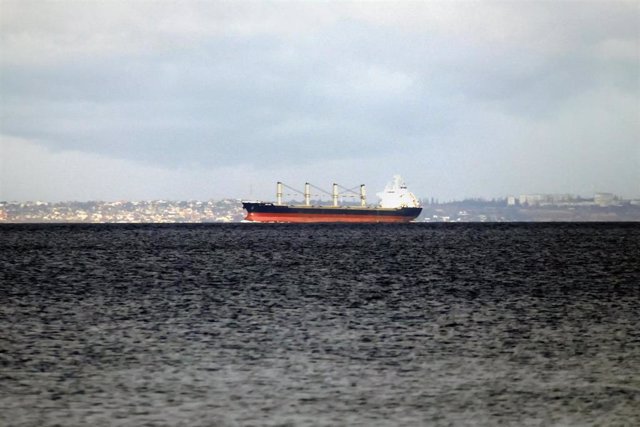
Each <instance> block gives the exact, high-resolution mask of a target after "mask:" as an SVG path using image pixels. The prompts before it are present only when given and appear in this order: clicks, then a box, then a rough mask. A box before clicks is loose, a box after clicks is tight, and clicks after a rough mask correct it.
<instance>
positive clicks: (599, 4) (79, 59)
mask: <svg viewBox="0 0 640 427" xmlns="http://www.w3.org/2000/svg"><path fill="white" fill-rule="evenodd" d="M395 174H400V175H402V176H403V178H404V179H405V180H406V182H407V184H408V186H409V188H410V189H411V190H412V191H413V192H414V193H415V194H416V195H417V196H419V197H423V198H431V197H433V198H437V199H440V200H453V199H463V198H471V197H473V198H476V197H482V198H494V197H505V196H507V195H520V194H531V193H570V194H579V195H583V196H591V195H593V194H594V193H595V192H613V193H616V194H618V195H621V196H623V197H626V198H639V197H640V2H638V1H627V2H616V1H591V2H589V1H553V2H551V1H536V2H527V1H503V2H490V1H487V2H462V1H447V2H444V1H442V2H440V1H434V2H418V1H402V2H374V1H367V2H336V1H318V2H311V1H300V2H286V1H277V2H263V1H233V2H231V1H229V2H226V1H225V2H205V1H200V2H189V1H180V2H178V1H126V2H125V1H104V2H81V1H71V0H61V1H55V2H43V1H30V0H20V1H5V0H0V200H5V201H27V200H42V201H67V200H149V199H168V200H194V199H196V200H209V199H220V198H227V197H229V198H242V199H262V200H273V198H274V197H275V194H274V193H275V183H276V182H277V181H283V182H285V183H286V184H288V185H290V186H292V187H294V188H300V189H302V188H303V186H304V183H305V182H307V181H308V182H311V183H312V184H314V185H316V186H318V187H320V188H325V189H330V187H331V184H332V183H333V182H337V183H339V184H341V185H342V186H344V187H347V188H352V187H355V186H357V185H360V184H367V187H368V192H369V194H374V193H375V192H376V191H380V190H381V189H382V188H383V187H384V185H385V184H386V183H387V182H388V181H390V180H391V177H392V176H393V175H395Z"/></svg>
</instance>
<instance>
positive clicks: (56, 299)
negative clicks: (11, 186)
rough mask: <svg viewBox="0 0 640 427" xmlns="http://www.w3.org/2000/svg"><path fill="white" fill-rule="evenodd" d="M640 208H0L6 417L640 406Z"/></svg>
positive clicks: (225, 421) (418, 421)
mask: <svg viewBox="0 0 640 427" xmlns="http://www.w3.org/2000/svg"><path fill="white" fill-rule="evenodd" d="M639 254H640V225H639V224H536V225H524V224H520V225H518V224H515V225H513V224H511V225H509V224H504V225H468V224H467V225H435V224H407V225H348V226H341V225H253V224H236V225H202V226H184V225H182V226H153V225H135V226H131V225H118V226H116V225H112V226H104V225H103V226H84V225H71V226H65V225H61V226H45V225H42V226H9V225H5V226H2V227H0V286H1V294H0V334H1V335H0V368H1V369H0V424H2V425H55V424H61V425H145V424H146V425H150V424H172V425H222V426H225V425H425V424H427V425H496V424H506V425H591V424H602V425H638V424H639V423H640V330H639V324H640V261H639V260H640V256H639Z"/></svg>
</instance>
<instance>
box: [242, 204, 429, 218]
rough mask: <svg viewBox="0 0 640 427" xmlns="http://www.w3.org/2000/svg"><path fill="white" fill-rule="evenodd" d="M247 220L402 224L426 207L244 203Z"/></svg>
mask: <svg viewBox="0 0 640 427" xmlns="http://www.w3.org/2000/svg"><path fill="white" fill-rule="evenodd" d="M242 205H243V207H244V208H245V209H246V211H247V216H246V218H245V220H246V221H251V222H288V223H335V222H342V223H402V222H411V221H413V220H414V219H415V218H417V217H418V215H420V212H421V211H422V208H397V209H385V208H369V207H355V206H354V207H332V206H315V207H314V206H282V205H274V204H272V203H261V202H243V203H242Z"/></svg>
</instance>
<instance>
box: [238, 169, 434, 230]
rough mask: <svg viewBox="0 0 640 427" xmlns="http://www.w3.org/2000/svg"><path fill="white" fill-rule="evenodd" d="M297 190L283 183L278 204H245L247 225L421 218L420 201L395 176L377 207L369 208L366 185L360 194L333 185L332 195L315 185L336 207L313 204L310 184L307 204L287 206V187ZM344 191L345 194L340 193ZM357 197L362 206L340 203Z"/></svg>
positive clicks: (392, 220) (279, 187)
mask: <svg viewBox="0 0 640 427" xmlns="http://www.w3.org/2000/svg"><path fill="white" fill-rule="evenodd" d="M284 187H287V188H290V189H292V190H294V191H297V190H295V189H293V188H291V187H289V186H287V185H285V184H284V183H282V182H278V183H277V190H276V202H275V203H273V202H259V201H243V202H242V206H243V207H244V209H245V210H246V211H247V216H246V218H245V222H290V223H333V222H346V223H381V222H385V223H394V222H395V223H398V222H411V221H413V220H414V219H416V218H417V217H418V215H420V212H422V208H421V207H420V203H419V202H418V199H416V197H415V196H414V195H413V193H411V192H410V191H409V190H408V189H407V186H406V184H405V183H404V181H403V180H402V178H401V177H400V176H398V175H396V176H394V177H393V181H392V182H391V183H389V184H388V185H387V186H386V187H385V189H384V191H382V192H380V193H377V196H378V197H379V198H380V203H379V204H378V205H377V206H367V197H366V190H365V186H364V185H361V186H360V191H359V193H356V192H354V191H353V189H351V190H349V189H345V188H343V187H341V186H339V185H338V184H335V183H334V184H333V191H332V192H331V193H328V192H325V191H323V190H321V189H319V188H317V187H315V186H313V187H314V188H316V189H318V190H320V191H322V192H325V193H327V194H330V195H331V196H332V200H333V203H332V205H328V206H327V205H316V206H314V205H312V204H311V187H312V185H311V184H309V183H308V182H307V183H306V184H305V186H304V192H300V193H302V194H303V195H304V204H302V205H287V204H283V203H282V196H283V188H284ZM341 188H342V190H343V193H340V189H341ZM349 193H353V194H356V195H357V196H359V198H360V204H359V205H341V204H340V203H339V200H340V199H341V198H342V197H344V196H345V195H347V196H348V195H351V194H349Z"/></svg>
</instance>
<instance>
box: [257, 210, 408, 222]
mask: <svg viewBox="0 0 640 427" xmlns="http://www.w3.org/2000/svg"><path fill="white" fill-rule="evenodd" d="M246 219H247V220H248V221H256V222H305V223H309V222H411V220H413V219H414V218H413V217H410V216H409V217H407V216H395V215H393V216H392V215H385V216H381V215H380V216H378V215H340V214H329V215H322V214H308V215H305V214H300V213H290V214H286V213H272V212H269V213H263V212H250V213H249V214H248V215H247V217H246Z"/></svg>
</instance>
